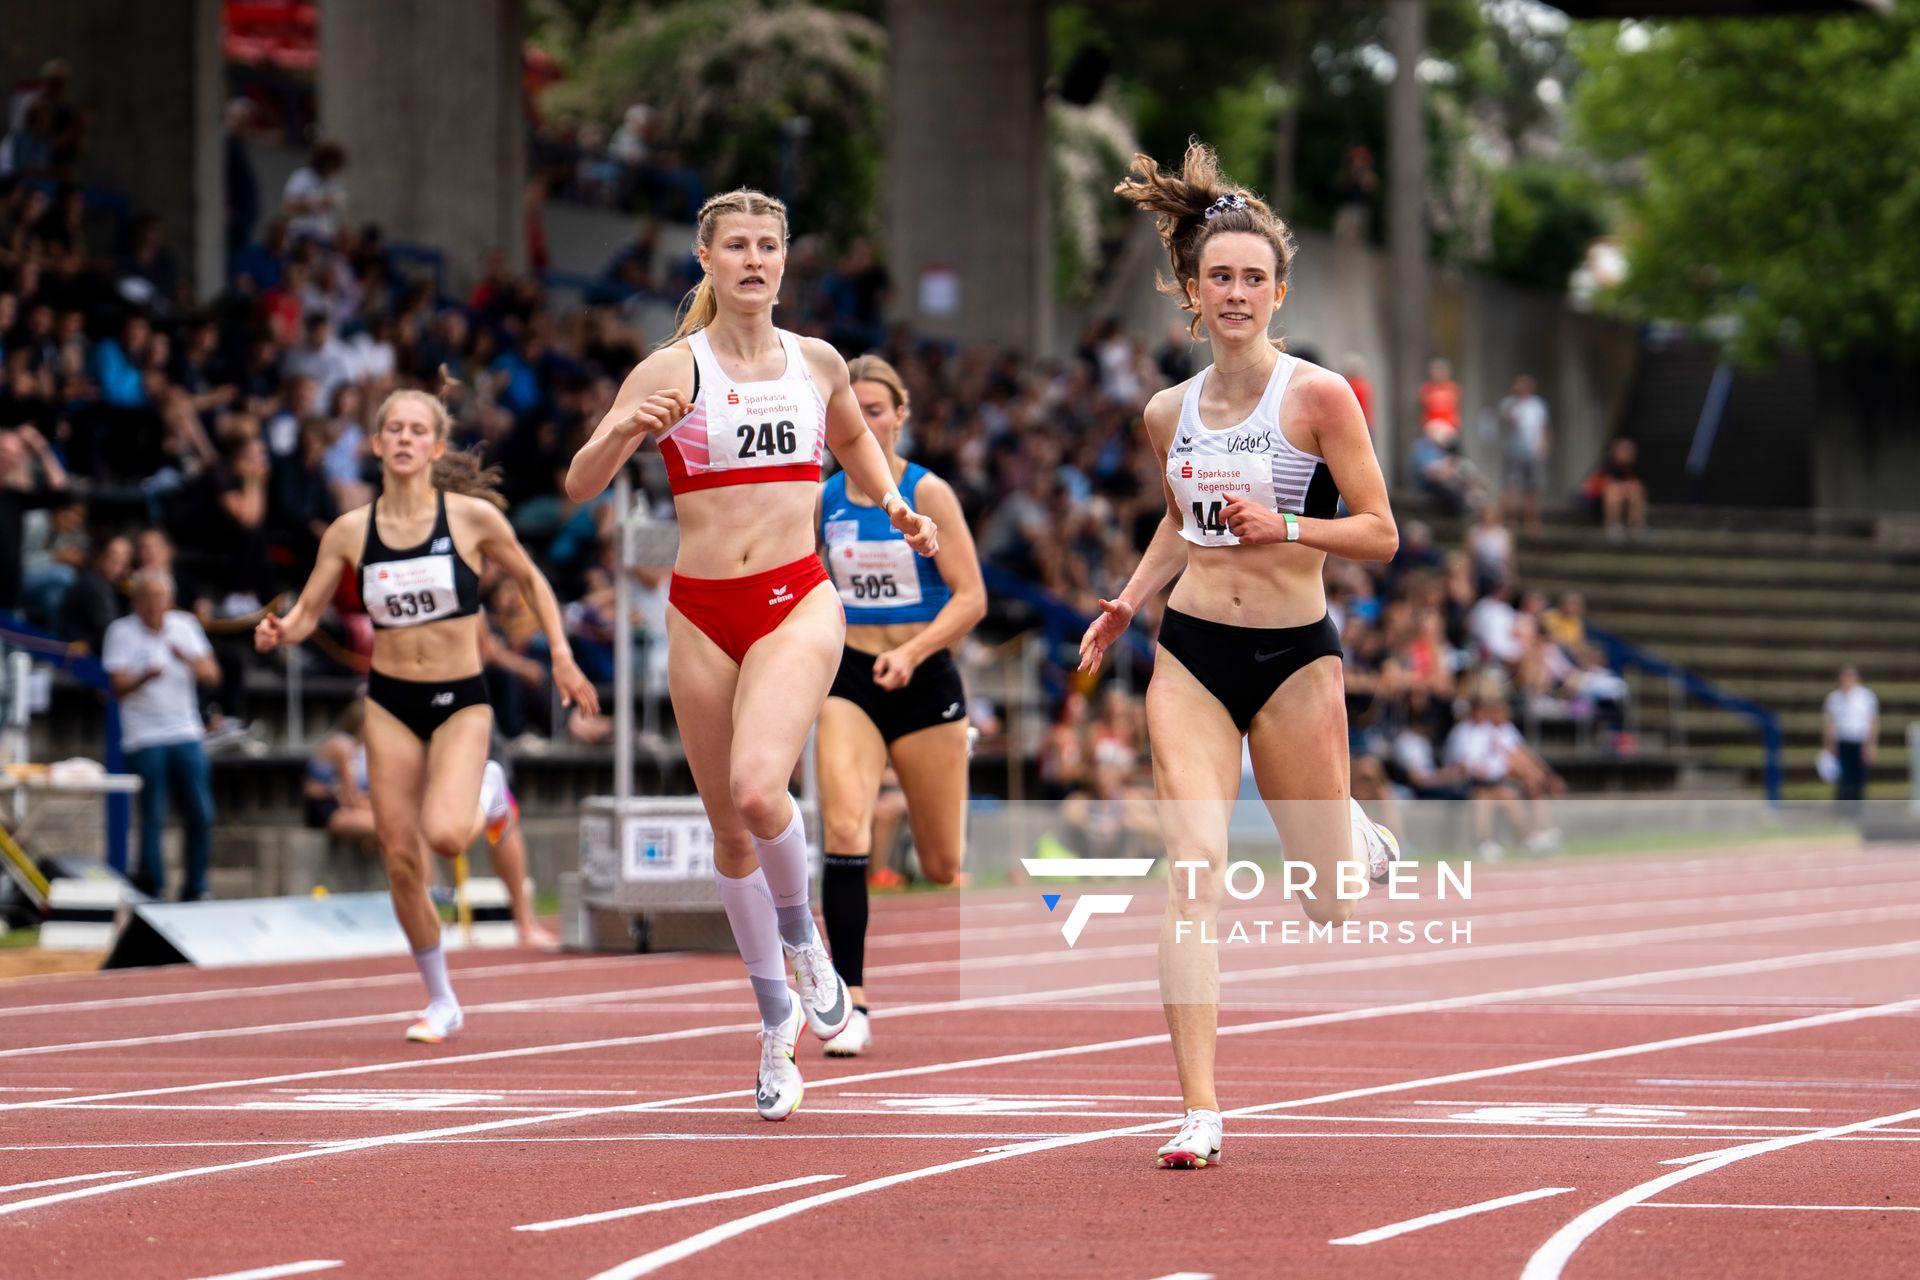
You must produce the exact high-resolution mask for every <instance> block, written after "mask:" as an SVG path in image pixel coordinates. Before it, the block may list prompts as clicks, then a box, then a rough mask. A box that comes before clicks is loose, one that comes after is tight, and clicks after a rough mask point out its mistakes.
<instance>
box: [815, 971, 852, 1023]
mask: <svg viewBox="0 0 1920 1280" xmlns="http://www.w3.org/2000/svg"><path fill="white" fill-rule="evenodd" d="M846 1009H847V988H846V985H845V984H844V983H842V982H841V981H840V979H839V978H838V977H835V978H834V981H833V1008H831V1009H829V1010H827V1011H826V1013H825V1014H823V1015H822V1016H821V1019H820V1020H821V1021H822V1022H825V1023H826V1024H827V1025H828V1026H832V1025H833V1024H834V1023H836V1022H839V1021H840V1020H841V1019H842V1018H844V1017H845V1016H846Z"/></svg>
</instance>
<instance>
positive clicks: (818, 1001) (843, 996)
mask: <svg viewBox="0 0 1920 1280" xmlns="http://www.w3.org/2000/svg"><path fill="white" fill-rule="evenodd" d="M781 945H782V946H786V944H785V943H782V944H781ZM786 951H787V959H788V960H789V961H790V962H791V963H792V965H793V979H794V981H795V982H797V983H799V984H800V1007H801V1008H802V1009H803V1010H805V1012H806V1015H807V1029H808V1030H809V1031H811V1032H813V1034H815V1035H816V1036H819V1037H820V1038H821V1039H822V1040H831V1039H833V1038H834V1037H835V1036H837V1035H839V1034H840V1033H841V1032H842V1031H845V1030H846V1029H847V1023H848V1022H850V1021H852V1019H853V997H852V996H850V995H849V994H848V993H847V984H846V982H845V981H843V980H842V979H841V977H840V971H839V970H838V969H835V968H834V967H833V960H832V959H831V958H830V957H829V956H828V955H827V949H826V947H825V946H823V945H821V942H820V936H819V935H818V934H815V935H814V939H813V941H812V942H809V943H807V944H806V945H805V946H803V947H787V948H786Z"/></svg>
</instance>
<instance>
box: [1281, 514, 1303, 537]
mask: <svg viewBox="0 0 1920 1280" xmlns="http://www.w3.org/2000/svg"><path fill="white" fill-rule="evenodd" d="M1280 518H1281V519H1282V520H1285V521H1286V522H1287V541H1288V542H1298V541H1300V517H1298V516H1296V515H1294V514H1293V512H1291V511H1282V512H1281V513H1280Z"/></svg>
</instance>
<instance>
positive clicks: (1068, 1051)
mask: <svg viewBox="0 0 1920 1280" xmlns="http://www.w3.org/2000/svg"><path fill="white" fill-rule="evenodd" d="M1891 945H1893V946H1895V947H1899V948H1901V949H1913V948H1920V943H1906V944H1891ZM1886 949H1887V948H1886V947H1866V948H1849V949H1846V950H1842V951H1838V952H1832V951H1829V952H1811V953H1807V954H1805V955H1801V956H1797V957H1775V958H1772V959H1769V960H1764V961H1743V962H1736V963H1733V964H1720V965H1708V966H1704V967H1696V968H1694V969H1681V970H1655V971H1652V972H1647V973H1641V974H1629V975H1622V976H1619V977H1612V978H1596V979H1588V980H1586V981H1584V982H1574V983H1555V984H1552V986H1550V987H1548V988H1537V987H1533V988H1529V987H1520V988H1514V989H1511V990H1508V991H1498V992H1489V993H1485V994H1484V995H1481V996H1471V997H1451V998H1448V999H1444V1000H1429V1001H1416V1002H1412V1003H1410V1004H1401V1005H1384V1006H1380V1007H1377V1008H1375V1009H1371V1010H1353V1011H1349V1012H1346V1013H1336V1014H1310V1015H1307V1016H1305V1017H1302V1018H1294V1019H1275V1020H1271V1021H1267V1022H1257V1023H1242V1024H1238V1025H1236V1026H1231V1027H1222V1028H1221V1029H1220V1034H1221V1035H1222V1036H1230V1035H1250V1034H1257V1033H1261V1032H1265V1031H1272V1030H1278V1029H1281V1028H1284V1027H1290V1026H1317V1025H1324V1024H1328V1023H1337V1022H1355V1021H1363V1020H1370V1019H1373V1018H1382V1017H1392V1016H1398V1015H1402V1014H1407V1013H1423V1012H1430V1011H1433V1010H1435V1009H1441V1008H1445V1009H1451V1008H1457V1007H1460V1006H1461V1005H1462V1004H1463V1003H1469V1004H1470V1003H1492V1002H1493V1001H1496V1000H1502V999H1524V998H1526V996H1527V995H1529V994H1534V993H1537V992H1539V991H1541V990H1548V991H1556V992H1557V991H1565V990H1567V989H1569V988H1573V989H1578V988H1584V987H1589V986H1610V987H1619V986H1628V985H1634V984H1646V985H1659V984H1661V983H1666V982H1673V981H1678V980H1680V979H1682V978H1687V977H1699V976H1707V975H1714V976H1719V975H1724V974H1726V973H1728V972H1730V971H1750V970H1754V969H1756V968H1766V969H1777V968H1782V967H1791V966H1792V965H1794V964H1802V965H1805V964H1812V965H1818V964H1822V963H1835V962H1838V961H1844V960H1849V959H1858V958H1860V955H1861V953H1862V952H1873V953H1880V952H1884V951H1885V950H1886ZM1911 1006H1920V999H1916V1000H1912V1001H1907V1002H1905V1003H1904V1004H1903V1005H1899V1006H1876V1007H1874V1008H1871V1009H1865V1010H1847V1011H1843V1012H1841V1013H1837V1014H1821V1015H1816V1016H1815V1017H1812V1018H1800V1019H1792V1020H1789V1021H1786V1022H1773V1023H1762V1024H1758V1025H1757V1026H1755V1027H1751V1028H1747V1029H1745V1031H1744V1032H1743V1031H1742V1029H1740V1028H1735V1029H1733V1030H1732V1031H1721V1032H1709V1033H1706V1034H1705V1036H1704V1037H1684V1038H1682V1040H1680V1041H1673V1040H1662V1041H1655V1042H1653V1044H1654V1045H1655V1046H1658V1047H1668V1046H1671V1045H1673V1044H1676V1043H1695V1042H1698V1043H1707V1042H1711V1041H1713V1040H1716V1039H1733V1038H1738V1037H1739V1035H1741V1034H1753V1035H1764V1034H1771V1033H1773V1032H1775V1031H1780V1030H1787V1029H1793V1028H1797V1027H1801V1026H1811V1025H1825V1024H1826V1023H1829V1022H1838V1021H1851V1020H1854V1019H1857V1018H1861V1017H1869V1016H1877V1015H1879V1014H1881V1013H1884V1012H1889V1011H1893V1010H1894V1009H1896V1008H1898V1009H1904V1008H1906V1007H1911ZM1166 1041H1167V1034H1166V1033H1165V1032H1160V1033H1159V1034H1157V1035H1148V1036H1130V1037H1127V1038H1125V1039H1121V1040H1109V1041H1102V1042H1096V1043H1092V1044H1082V1045H1065V1046H1058V1047H1055V1048H1051V1049H1035V1050H1028V1051H1026V1052H1023V1053H1010V1054H997V1055H993V1056H991V1057H986V1058H973V1059H966V1060H962V1061H958V1062H945V1063H933V1064H926V1065H921V1066H913V1067H897V1068H893V1069H889V1070H884V1071H867V1072H857V1073H855V1074H852V1075H845V1076H834V1077H830V1078H828V1079H824V1080H820V1081H816V1082H815V1083H814V1086H813V1087H814V1088H815V1089H821V1088H834V1087H844V1086H846V1085H849V1084H865V1083H868V1082H870V1081H874V1080H894V1079H901V1078H905V1077H911V1076H924V1075H937V1074H944V1073H946V1072H950V1071H959V1070H969V1069H973V1068H978V1067H984V1066H1003V1065H1007V1064H1010V1063H1016V1062H1037V1061H1043V1060H1047V1059H1052V1058H1063V1057H1074V1056H1078V1055H1081V1054H1087V1053H1102V1052H1108V1051H1111V1050H1114V1049H1126V1048H1136V1047H1142V1046H1147V1045H1158V1044H1164V1043H1166ZM1646 1051H1649V1050H1647V1049H1646V1048H1645V1047H1644V1046H1629V1047H1628V1048H1627V1049H1625V1050H1599V1051H1596V1052H1595V1053H1592V1054H1588V1055H1574V1056H1571V1057H1566V1056H1563V1057H1561V1058H1555V1059H1546V1060H1543V1061H1544V1062H1546V1063H1547V1064H1550V1065H1561V1064H1563V1063H1566V1062H1571V1061H1577V1060H1593V1061H1598V1060H1602V1059H1604V1058H1607V1057H1617V1056H1624V1055H1625V1054H1627V1053H1632V1052H1646ZM527 1052H540V1050H539V1049H538V1048H537V1047H535V1048H532V1049H530V1050H527V1051H522V1050H500V1051H497V1052H496V1053H494V1054H490V1055H468V1058H469V1060H471V1059H473V1058H476V1057H487V1058H497V1057H500V1056H507V1055H512V1056H525V1053H527ZM418 1061H419V1062H433V1061H436V1060H435V1059H423V1060H418ZM438 1061H441V1062H443V1063H444V1062H447V1061H449V1060H448V1059H440V1060H438ZM417 1064H418V1063H417V1062H416V1063H414V1064H409V1065H417ZM1538 1065H1539V1064H1538V1063H1522V1064H1519V1065H1518V1066H1514V1067H1505V1068H1499V1067H1497V1068H1490V1069H1482V1070H1480V1071H1477V1072H1465V1073H1454V1074H1452V1075H1448V1076H1441V1077H1433V1078H1429V1079H1425V1080H1419V1081H1413V1082H1410V1083H1403V1084H1398V1085H1387V1086H1379V1087H1374V1088H1369V1089H1360V1090H1348V1091H1345V1092H1342V1093H1339V1094H1328V1095H1321V1096H1319V1097H1317V1098H1312V1099H1306V1100H1298V1099H1296V1100H1294V1101H1292V1102H1287V1103H1279V1104H1274V1105H1273V1106H1270V1107H1268V1106H1263V1107H1253V1108H1240V1109H1239V1110H1238V1111H1234V1112H1228V1113H1227V1114H1229V1115H1241V1114H1255V1113H1258V1112H1262V1111H1266V1110H1275V1109H1281V1108H1284V1107H1288V1106H1307V1105H1314V1104H1316V1103H1320V1102H1329V1101H1340V1100H1344V1099H1346V1098H1349V1097H1371V1096H1374V1095H1375V1094H1378V1093H1388V1092H1396V1091H1402V1090H1405V1089H1408V1088H1416V1087H1419V1088H1425V1087H1431V1086H1432V1085H1433V1084H1436V1083H1458V1082H1460V1081H1463V1080H1472V1079H1490V1078H1493V1077H1495V1076H1499V1075H1506V1074H1513V1073H1515V1072H1518V1071H1525V1070H1533V1069H1538ZM325 1074H332V1073H325ZM271 1082H272V1083H278V1082H279V1080H278V1079H274V1080H272V1081H271ZM192 1087H194V1086H182V1087H181V1088H192ZM144 1092H146V1093H149V1094H151V1093H153V1092H171V1090H159V1091H151V1090H150V1091H144ZM747 1096H749V1091H748V1090H745V1089H733V1090H727V1091H724V1092H719V1093H707V1094H696V1095H690V1096H687V1097H681V1098H663V1099H658V1100H655V1101H651V1102H638V1103H631V1104H628V1105H626V1106H610V1107H582V1108H578V1109H575V1110H573V1111H563V1112H556V1113H551V1114H546V1115H538V1116H519V1117H513V1118H511V1119H505V1120H492V1121H484V1122H480V1123H477V1124H470V1125H459V1126H454V1127H451V1128H441V1129H427V1130H415V1131H411V1132H406V1133H398V1134H385V1135H380V1136H377V1137H372V1138H355V1139H348V1140H345V1141H342V1142H338V1143H334V1144H331V1145H329V1146H324V1147H315V1148H309V1149H304V1150H300V1151H289V1152H282V1153H280V1154H278V1155H271V1156H262V1157H258V1158H256V1159H252V1160H238V1161H228V1162H226V1163H223V1164H216V1165H207V1166H200V1167H194V1168H187V1169H176V1170H171V1171H168V1172H166V1173H159V1174H149V1175H147V1176H145V1177H139V1178H131V1179H128V1180H126V1181H123V1182H112V1183H106V1184H103V1185H100V1186H94V1187H84V1188H80V1189H77V1190H72V1191H65V1192H53V1193H49V1194H48V1195H44V1196H36V1197H33V1198H31V1199H28V1200H17V1201H13V1202H12V1203H9V1204H5V1205H0V1216H4V1215H7V1214H13V1213H18V1212H22V1211H24V1210H27V1209H35V1208H42V1207H45V1206H48V1205H53V1204H63V1203H67V1202H70V1201H73V1200H80V1199H87V1198H91V1197H93V1196H97V1195H106V1194H111V1193H112V1192H115V1191H121V1190H126V1189H130V1188H135V1187H143V1186H155V1185H159V1184H162V1183H170V1182H176V1181H180V1180H182V1179H186V1178H195V1177H203V1176H208V1175H212V1174H217V1173H228V1172H234V1171H237V1170H241V1169H254V1168H262V1167H266V1166H270V1165H276V1164H283V1163H287V1162H289V1161H295V1160H307V1159H314V1158H318V1157H321V1156H329V1155H339V1154H348V1153H352V1152H357V1151H367V1150H373V1149H377V1148H384V1147H389V1146H396V1145H399V1144H402V1143H408V1142H420V1141H428V1140H432V1139H435V1138H446V1137H460V1136H465V1135H468V1134H473V1133H486V1132H493V1131H496V1130H503V1129H517V1128H523V1127H525V1126H527V1125H532V1124H546V1123H551V1122H554V1121H561V1120H571V1119H590V1118H594V1117H598V1116H607V1115H617V1114H633V1113H638V1112H645V1111H654V1110H660V1109H663V1108H668V1107H677V1106H687V1105H689V1104H693V1103H700V1102H714V1101H722V1100H726V1099H730V1098H745V1097H747ZM87 1100H88V1099H77V1100H76V1101H87ZM29 1105H30V1104H29ZM1177 1123H1178V1118H1177V1117H1174V1118H1169V1119H1164V1120H1159V1121H1151V1122H1148V1123H1146V1124H1141V1125H1134V1126H1130V1127H1129V1128H1126V1129H1120V1130H1107V1131H1096V1132H1095V1133H1094V1134H1093V1135H1092V1136H1091V1137H1076V1138H1074V1139H1071V1140H1066V1139H1048V1140H1046V1141H1047V1142H1051V1143H1054V1144H1056V1145H1071V1144H1072V1143H1077V1142H1084V1141H1095V1140H1098V1139H1100V1138H1102V1137H1108V1136H1117V1135H1120V1134H1130V1133H1145V1132H1152V1131H1153V1130H1155V1129H1163V1128H1167V1127H1169V1126H1171V1125H1174V1124H1177ZM1033 1149H1035V1150H1039V1149H1047V1148H1046V1146H1045V1143H1042V1144H1041V1145H1039V1146H1036V1147H1034V1148H1033ZM1023 1151H1024V1149H1016V1150H1015V1151H1014V1152H1013V1154H1021V1153H1023ZM1005 1154H1006V1153H999V1152H996V1153H992V1154H991V1155H985V1156H975V1157H973V1159H974V1160H975V1161H985V1160H990V1159H1001V1158H1005ZM954 1167H970V1166H968V1165H965V1164H961V1165H956V1166H954ZM941 1169H942V1171H946V1168H945V1167H944V1166H942V1167H941ZM920 1176H926V1175H920ZM859 1185H860V1186H861V1187H868V1186H869V1184H865V1183H862V1184H859ZM889 1185H891V1184H889ZM869 1189H878V1188H872V1187H870V1188H869ZM848 1193H851V1194H863V1193H862V1192H860V1191H857V1190H854V1189H852V1188H843V1189H838V1190H836V1191H835V1192H829V1193H826V1194H828V1195H831V1196H834V1197H835V1198H844V1196H845V1195H846V1194H848ZM817 1198H818V1197H809V1199H817ZM636 1274H639V1273H636Z"/></svg>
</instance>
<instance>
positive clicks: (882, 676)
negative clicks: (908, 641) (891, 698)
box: [873, 648, 920, 693]
mask: <svg viewBox="0 0 1920 1280" xmlns="http://www.w3.org/2000/svg"><path fill="white" fill-rule="evenodd" d="M919 665H920V660H919V659H918V658H915V657H914V656H913V655H911V654H909V653H908V652H907V651H906V649H905V648H900V649H889V650H887V651H886V652H885V653H883V654H881V655H880V656H879V657H877V658H875V659H874V660H873V682H874V683H875V684H876V685H879V686H880V687H881V688H882V689H885V690H886V691H887V692H888V693H893V692H894V691H896V690H899V689H904V688H906V687H907V681H909V680H911V679H913V672H914V668H916V667H918V666H919Z"/></svg>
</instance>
